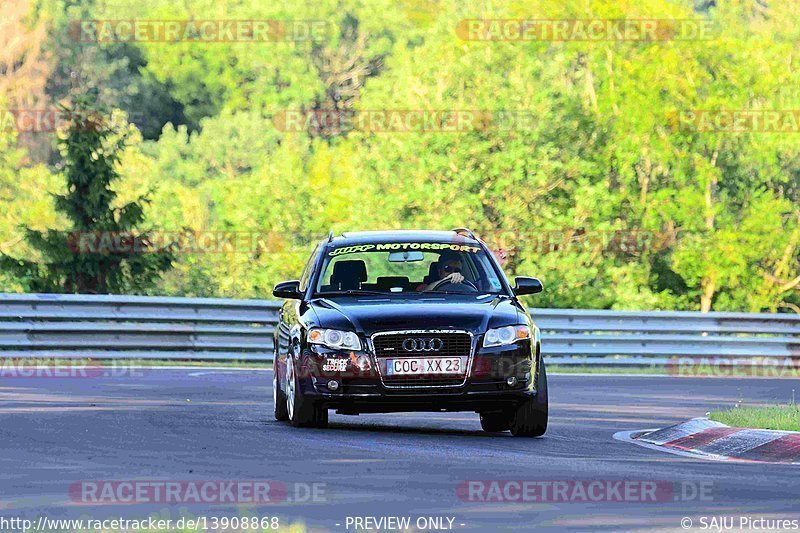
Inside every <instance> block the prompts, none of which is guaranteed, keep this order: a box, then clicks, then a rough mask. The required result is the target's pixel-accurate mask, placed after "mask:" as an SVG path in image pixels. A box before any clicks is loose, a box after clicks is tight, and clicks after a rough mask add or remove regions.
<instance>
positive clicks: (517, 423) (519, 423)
mask: <svg viewBox="0 0 800 533" xmlns="http://www.w3.org/2000/svg"><path fill="white" fill-rule="evenodd" d="M547 410H548V405H547V372H546V371H545V368H544V361H540V362H539V375H538V376H537V379H536V396H534V397H533V398H528V399H527V400H525V401H524V402H523V403H522V404H520V406H519V407H517V411H516V413H514V416H513V419H512V421H511V434H512V435H514V436H515V437H541V436H542V435H544V434H545V432H546V431H547Z"/></svg>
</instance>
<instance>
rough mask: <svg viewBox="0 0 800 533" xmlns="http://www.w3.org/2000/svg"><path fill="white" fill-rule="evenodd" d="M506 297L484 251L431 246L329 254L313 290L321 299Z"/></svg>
mask: <svg viewBox="0 0 800 533" xmlns="http://www.w3.org/2000/svg"><path fill="white" fill-rule="evenodd" d="M502 292H503V285H502V283H501V282H500V279H499V277H498V273H497V272H496V270H495V268H494V266H493V265H492V263H491V261H490V259H489V257H488V256H487V254H486V252H485V251H484V250H483V249H482V248H480V247H479V246H471V245H465V244H455V243H430V242H424V243H422V242H410V243H367V244H358V245H348V244H343V245H340V246H337V247H332V248H329V249H328V250H327V251H326V252H325V259H324V262H323V265H322V274H321V275H320V276H319V278H318V280H317V284H316V287H315V293H316V294H317V295H320V296H322V295H326V296H335V295H362V294H363V295H369V294H396V293H435V294H487V293H488V294H498V293H502Z"/></svg>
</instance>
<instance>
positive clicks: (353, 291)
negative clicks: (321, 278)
mask: <svg viewBox="0 0 800 533" xmlns="http://www.w3.org/2000/svg"><path fill="white" fill-rule="evenodd" d="M375 294H377V295H379V296H386V295H387V294H396V293H391V292H381V291H369V290H365V289H348V290H346V291H325V292H318V293H317V294H316V295H315V296H362V295H367V296H369V295H375Z"/></svg>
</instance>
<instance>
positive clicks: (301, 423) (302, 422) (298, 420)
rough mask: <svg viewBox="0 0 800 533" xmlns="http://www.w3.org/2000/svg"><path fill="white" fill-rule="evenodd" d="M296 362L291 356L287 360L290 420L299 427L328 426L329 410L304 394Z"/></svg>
mask: <svg viewBox="0 0 800 533" xmlns="http://www.w3.org/2000/svg"><path fill="white" fill-rule="evenodd" d="M294 364H295V363H294V360H293V359H292V358H291V357H290V358H289V359H288V360H287V361H286V410H287V412H288V415H289V422H291V424H292V425H293V426H294V427H297V428H301V427H319V428H322V427H326V426H327V425H328V410H327V409H325V408H324V407H321V406H318V405H316V404H315V403H314V402H313V401H312V400H310V399H309V398H306V396H305V395H304V394H303V390H302V389H301V388H300V378H299V377H298V376H297V372H296V371H295V368H294Z"/></svg>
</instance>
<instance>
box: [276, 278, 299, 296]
mask: <svg viewBox="0 0 800 533" xmlns="http://www.w3.org/2000/svg"><path fill="white" fill-rule="evenodd" d="M272 295H273V296H275V297H277V298H287V299H290V300H300V299H302V298H303V295H302V293H301V292H300V282H299V281H297V280H296V279H293V280H292V281H281V282H280V283H278V284H277V285H275V288H274V289H272Z"/></svg>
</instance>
